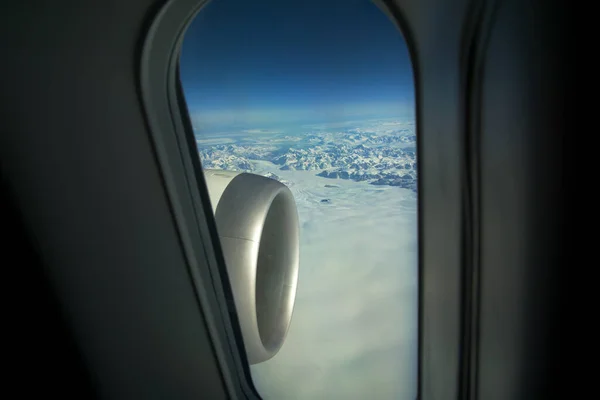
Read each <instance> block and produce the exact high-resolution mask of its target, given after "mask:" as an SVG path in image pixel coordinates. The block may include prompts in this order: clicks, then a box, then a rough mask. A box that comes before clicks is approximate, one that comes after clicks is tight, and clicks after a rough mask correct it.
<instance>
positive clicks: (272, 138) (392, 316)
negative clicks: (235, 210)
mask: <svg viewBox="0 0 600 400" xmlns="http://www.w3.org/2000/svg"><path fill="white" fill-rule="evenodd" d="M305 129H306V131H305V132H300V133H298V134H289V133H269V134H264V135H263V134H256V133H252V134H247V135H245V136H236V137H234V136H226V135H223V136H222V138H221V141H219V139H216V138H202V139H204V142H202V143H200V142H199V143H198V147H199V151H200V155H201V160H202V163H203V166H204V167H205V168H222V169H230V170H244V171H252V172H254V173H258V174H261V175H264V176H269V177H271V178H273V179H277V180H279V181H281V182H283V183H284V184H286V185H287V186H288V187H289V188H290V190H291V191H292V193H293V194H294V197H295V199H296V203H297V206H298V214H299V219H300V226H301V231H300V241H301V243H300V246H301V247H300V276H299V286H298V294H297V298H296V305H295V309H294V315H293V319H292V324H291V327H290V330H289V332H288V336H287V339H286V341H285V343H284V345H283V347H282V349H281V350H280V351H279V353H278V354H277V355H276V356H275V357H273V358H272V359H271V360H269V361H267V362H264V363H261V364H257V365H254V366H252V367H251V372H252V376H253V380H254V383H255V386H256V388H257V390H258V391H259V393H260V394H261V396H262V397H263V398H265V399H334V400H335V399H366V398H368V399H400V400H402V399H410V400H413V399H414V398H416V378H417V298H418V297H417V294H418V293H417V290H418V285H417V213H416V206H417V201H416V200H417V194H416V160H415V136H414V130H413V126H412V124H411V123H404V122H393V121H392V122H372V121H371V122H369V123H366V124H365V123H363V124H362V125H359V124H353V125H351V126H350V127H348V126H340V127H333V128H332V127H331V126H329V127H317V126H312V127H307V128H305ZM207 140H208V141H207Z"/></svg>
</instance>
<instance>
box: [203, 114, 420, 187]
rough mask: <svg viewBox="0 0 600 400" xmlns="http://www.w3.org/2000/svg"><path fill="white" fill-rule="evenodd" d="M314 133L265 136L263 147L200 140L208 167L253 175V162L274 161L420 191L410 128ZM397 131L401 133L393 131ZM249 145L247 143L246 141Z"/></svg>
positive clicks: (323, 174)
mask: <svg viewBox="0 0 600 400" xmlns="http://www.w3.org/2000/svg"><path fill="white" fill-rule="evenodd" d="M406 125H407V124H402V123H401V122H397V124H396V125H389V124H388V125H383V127H384V128H387V129H381V125H375V126H370V127H369V128H363V129H360V128H351V129H345V130H344V129H338V130H334V131H330V130H323V129H321V130H317V129H314V130H311V131H308V132H306V133H303V134H301V135H296V136H290V135H285V134H281V133H278V134H267V135H265V134H262V135H258V134H257V136H256V137H258V138H260V140H258V143H252V142H250V143H244V144H232V143H231V139H229V140H228V142H227V143H220V144H214V141H213V142H208V143H207V139H204V140H198V151H199V152H200V156H201V159H202V162H203V165H204V167H205V168H219V169H227V170H233V171H247V172H253V171H254V170H253V167H252V161H257V160H259V161H271V162H273V163H274V164H277V165H278V166H279V170H282V171H287V170H292V171H295V170H301V171H318V175H319V176H321V177H324V178H332V179H337V178H341V179H350V180H354V181H367V182H369V183H370V184H372V185H386V186H399V187H403V188H407V189H411V190H413V191H415V192H416V190H417V182H416V179H417V170H416V168H417V164H416V150H415V146H416V144H415V140H416V136H415V134H414V131H413V129H412V127H411V126H406ZM394 128H396V129H394ZM213 140H214V139H213ZM246 141H247V142H248V141H249V140H248V139H247V140H246Z"/></svg>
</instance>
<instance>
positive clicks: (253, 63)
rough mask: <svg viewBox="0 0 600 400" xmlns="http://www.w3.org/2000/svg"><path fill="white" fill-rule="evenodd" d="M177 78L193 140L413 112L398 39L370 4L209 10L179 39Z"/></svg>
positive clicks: (347, 0)
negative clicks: (198, 134) (202, 133)
mask: <svg viewBox="0 0 600 400" xmlns="http://www.w3.org/2000/svg"><path fill="white" fill-rule="evenodd" d="M292 4H294V7H295V8H294V9H292V8H291V5H292ZM180 71H181V81H182V86H183V88H184V93H185V98H186V101H187V103H188V109H189V111H190V114H191V116H192V121H193V123H194V127H195V128H196V129H197V130H202V129H206V130H207V131H210V130H211V129H213V128H215V129H217V128H220V127H232V126H235V127H238V128H263V127H270V126H273V125H277V124H285V123H299V122H303V123H312V122H322V121H325V120H344V119H351V118H360V117H389V116H397V115H398V112H399V110H405V109H406V110H409V111H408V112H411V107H412V106H413V104H414V87H413V76H412V66H411V63H410V58H409V55H408V50H407V46H406V43H405V41H404V38H403V36H402V34H401V33H400V31H399V29H398V28H397V27H396V26H394V24H393V23H392V22H391V21H390V20H389V19H388V17H387V16H386V15H385V14H384V13H383V12H382V11H381V10H380V9H379V8H378V7H377V6H375V5H374V4H373V3H371V2H370V1H369V0H303V1H300V2H295V3H292V2H290V1H278V0H256V1H247V0H214V1H212V2H210V3H209V4H208V5H206V6H205V7H204V8H203V9H202V10H201V11H200V12H199V13H198V15H197V16H196V17H195V19H194V20H193V22H192V24H191V26H190V27H189V29H188V31H187V33H186V36H185V39H184V43H183V48H182V54H181V59H180Z"/></svg>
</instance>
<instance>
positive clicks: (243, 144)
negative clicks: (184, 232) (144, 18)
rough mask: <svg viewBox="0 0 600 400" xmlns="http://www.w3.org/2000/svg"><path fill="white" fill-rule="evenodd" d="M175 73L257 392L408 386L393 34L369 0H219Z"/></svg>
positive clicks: (406, 275)
mask: <svg viewBox="0 0 600 400" xmlns="http://www.w3.org/2000/svg"><path fill="white" fill-rule="evenodd" d="M180 75H181V82H182V86H183V90H184V96H185V101H186V103H187V107H188V112H189V115H190V117H191V119H192V124H193V127H194V135H195V138H196V141H197V147H198V152H199V155H200V159H201V163H202V166H203V168H204V169H205V171H204V173H205V176H206V177H207V185H208V188H209V194H210V196H211V202H212V206H213V209H214V210H215V213H216V215H215V217H216V221H217V227H218V230H219V234H220V236H221V243H222V247H223V251H224V253H225V254H224V256H225V259H226V262H227V268H228V272H229V277H230V281H231V286H232V290H233V291H234V295H235V296H237V297H236V307H237V311H238V316H239V319H240V325H242V331H243V333H244V342H245V345H246V350H247V353H248V359H249V363H250V364H251V365H250V371H251V374H252V378H253V383H254V385H255V387H256V389H257V391H258V393H259V394H260V395H261V396H262V397H263V398H265V399H365V398H375V399H411V400H412V399H414V398H416V393H417V365H418V358H417V347H418V342H417V340H418V335H417V330H418V325H417V314H418V309H417V307H418V273H417V272H418V271H417V268H418V263H417V261H418V260H417V161H416V141H417V140H416V128H415V107H414V83H413V72H412V66H411V60H410V57H409V52H408V49H407V44H406V42H405V41H404V38H403V36H402V34H401V32H400V31H399V30H398V28H397V27H396V26H395V25H394V24H393V23H392V22H391V20H390V19H389V18H388V17H387V16H386V15H385V14H384V13H383V12H382V11H381V9H380V8H378V7H377V6H376V5H375V4H374V3H372V2H370V1H368V0H306V1H302V2H286V1H278V0H277V1H276V0H256V1H244V0H213V1H211V2H210V3H209V4H207V5H206V6H205V7H204V8H203V9H202V10H201V11H200V12H199V13H198V15H197V16H196V17H195V19H194V21H193V22H192V24H191V26H190V27H189V29H188V31H187V32H186V36H185V39H184V43H183V48H182V54H181V60H180ZM242 172H246V173H249V174H253V175H245V174H241V173H242ZM240 177H241V178H240ZM282 187H283V189H282ZM287 190H289V194H291V196H288V192H287ZM294 218H296V219H294ZM256 224H258V225H256ZM256 226H259V229H258V230H257V228H256ZM295 228H297V232H299V236H298V237H295V236H294V232H295V230H294V229H295ZM257 232H258V233H257ZM244 235H247V236H244ZM253 235H254V236H253ZM240 238H242V239H244V240H239V239H240ZM296 239H297V241H299V246H298V247H297V248H296V247H295V246H296V244H295V243H296V242H297V241H295V240H296ZM297 255H299V258H298V257H296V256H297ZM298 259H299V267H298V268H297V269H294V265H295V264H294V263H295V262H296V261H297V260H298ZM248 260H253V261H251V262H248ZM253 262H254V264H253ZM253 266H254V267H255V270H254V272H252V268H253ZM256 266H258V267H256ZM248 274H251V275H250V276H249V275H248ZM294 274H296V275H294ZM295 277H297V280H296V279H294V278H295ZM294 293H295V297H294ZM242 297H243V299H241V300H240V298H242ZM238 300H239V301H238ZM291 306H293V315H292V314H291ZM290 315H291V322H290V323H289V324H288V322H289V317H290ZM286 332H287V334H286Z"/></svg>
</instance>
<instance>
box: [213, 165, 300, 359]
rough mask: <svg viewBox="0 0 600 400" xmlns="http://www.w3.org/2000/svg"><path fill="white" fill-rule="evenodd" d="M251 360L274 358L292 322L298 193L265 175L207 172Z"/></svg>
mask: <svg viewBox="0 0 600 400" xmlns="http://www.w3.org/2000/svg"><path fill="white" fill-rule="evenodd" d="M204 176H205V179H206V184H207V186H208V192H209V196H210V201H211V205H212V208H213V211H214V214H215V220H216V224H217V231H218V234H219V238H220V241H221V248H222V249H223V255H224V258H225V263H226V265H227V273H228V275H229V281H230V284H231V289H232V291H233V296H234V300H235V306H236V309H237V314H238V319H239V322H240V325H241V329H242V334H243V338H244V346H245V348H246V353H247V356H248V361H249V362H250V364H257V363H260V362H263V361H266V360H268V359H270V358H271V357H273V356H274V355H275V354H277V352H278V351H279V349H280V348H281V346H282V344H283V342H284V340H285V337H286V334H287V331H288V328H289V326H290V322H291V318H292V311H293V308H294V301H295V298H296V287H297V283H298V267H299V229H298V213H297V209H296V203H295V201H294V197H293V195H292V192H291V191H290V190H289V189H288V188H287V186H285V185H284V184H282V183H281V182H278V181H276V180H274V179H271V178H266V177H264V176H260V175H255V174H250V173H240V172H230V171H221V170H204Z"/></svg>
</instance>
